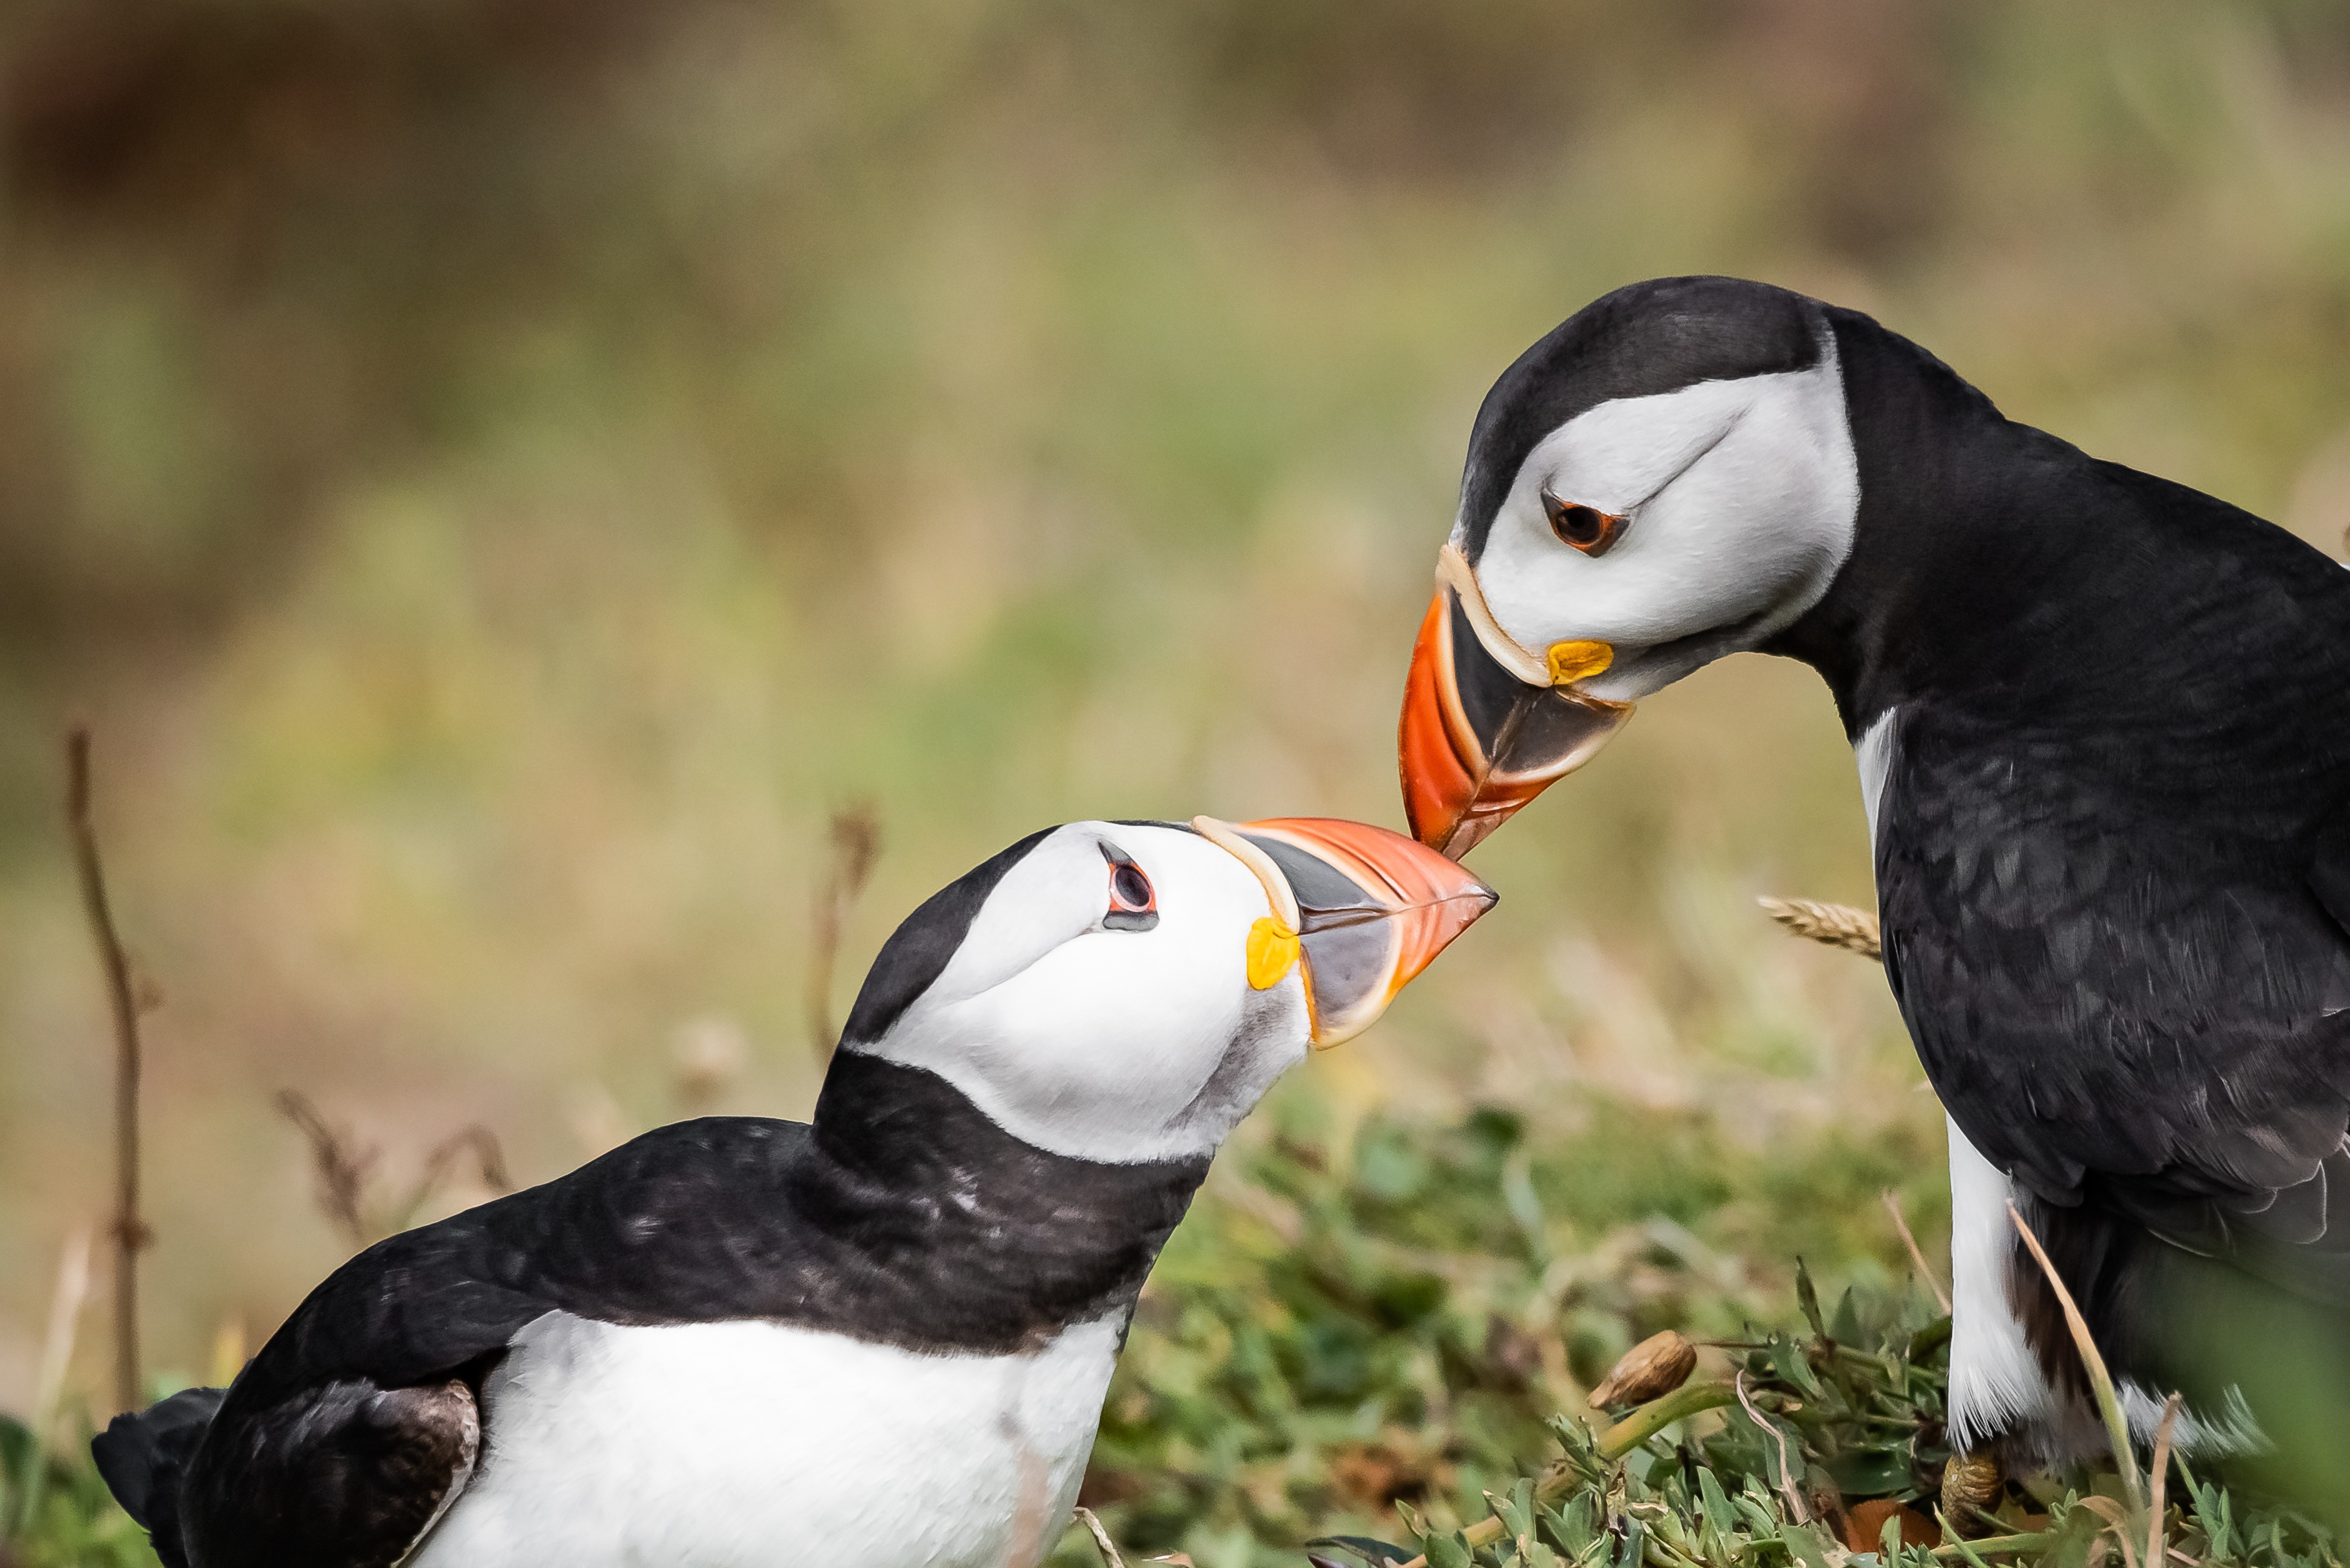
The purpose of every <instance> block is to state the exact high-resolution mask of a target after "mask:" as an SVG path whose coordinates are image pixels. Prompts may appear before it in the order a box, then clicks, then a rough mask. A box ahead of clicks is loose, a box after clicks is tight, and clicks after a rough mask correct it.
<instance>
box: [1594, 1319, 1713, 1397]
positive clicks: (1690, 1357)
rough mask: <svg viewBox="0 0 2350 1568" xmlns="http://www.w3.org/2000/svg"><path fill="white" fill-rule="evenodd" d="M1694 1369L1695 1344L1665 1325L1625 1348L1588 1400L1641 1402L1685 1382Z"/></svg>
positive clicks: (1662, 1394)
mask: <svg viewBox="0 0 2350 1568" xmlns="http://www.w3.org/2000/svg"><path fill="white" fill-rule="evenodd" d="M1696 1370H1697V1346H1696V1345H1691V1344H1690V1342H1689V1341H1688V1340H1687V1339H1685V1338H1683V1337H1682V1336H1681V1335H1679V1334H1676V1333H1674V1332H1673V1331H1672V1330H1671V1329H1667V1330H1665V1332H1664V1333H1662V1334H1651V1335H1649V1336H1648V1338H1646V1339H1644V1340H1642V1341H1641V1342H1640V1343H1639V1344H1638V1345H1634V1346H1633V1347H1632V1348H1631V1349H1629V1350H1627V1351H1626V1352H1625V1353H1624V1358H1623V1359H1622V1360H1620V1361H1618V1362H1617V1364H1616V1365H1615V1366H1614V1367H1612V1368H1611V1369H1610V1370H1609V1371H1608V1374H1607V1376H1605V1377H1603V1378H1601V1379H1600V1380H1599V1386H1597V1387H1596V1388H1594V1389H1593V1390H1592V1391H1591V1402H1592V1403H1593V1404H1594V1405H1645V1404H1647V1403H1648V1401H1649V1400H1651V1399H1657V1398H1661V1397H1664V1396H1665V1395H1667V1394H1669V1393H1671V1392H1672V1391H1673V1390H1674V1389H1676V1388H1678V1387H1679V1386H1681V1385H1682V1384H1684V1383H1686V1382H1688V1381H1689V1376H1690V1373H1692V1372H1694V1371H1696Z"/></svg>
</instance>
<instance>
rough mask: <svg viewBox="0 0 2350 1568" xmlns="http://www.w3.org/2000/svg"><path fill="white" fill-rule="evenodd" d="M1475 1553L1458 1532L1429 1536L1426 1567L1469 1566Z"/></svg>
mask: <svg viewBox="0 0 2350 1568" xmlns="http://www.w3.org/2000/svg"><path fill="white" fill-rule="evenodd" d="M1475 1557H1476V1553H1474V1552H1471V1550H1470V1549H1469V1542H1467V1541H1466V1540H1465V1539H1464V1538H1462V1536H1461V1532H1458V1531H1455V1532H1453V1533H1451V1535H1437V1536H1431V1537H1430V1538H1429V1542H1428V1568H1471V1563H1472V1562H1473V1561H1474V1560H1475Z"/></svg>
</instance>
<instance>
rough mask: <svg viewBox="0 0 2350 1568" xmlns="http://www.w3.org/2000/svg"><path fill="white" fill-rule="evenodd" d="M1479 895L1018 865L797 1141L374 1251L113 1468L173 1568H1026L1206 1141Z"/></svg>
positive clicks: (985, 884)
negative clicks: (784, 1567) (550, 1566)
mask: <svg viewBox="0 0 2350 1568" xmlns="http://www.w3.org/2000/svg"><path fill="white" fill-rule="evenodd" d="M1492 902H1493V895H1492V892H1490V891H1489V890H1488V889H1487V888H1485V887H1484V886H1483V885H1482V883H1480V882H1478V881H1477V879H1476V878H1475V877H1471V876H1470V875H1469V874H1468V873H1466V872H1464V871H1462V870H1461V869H1460V868H1459V867H1455V866H1454V865H1453V864H1452V863H1451V862H1450V861H1448V860H1446V859H1445V858H1444V857H1441V856H1439V855H1437V854H1434V853H1432V852H1431V851H1430V850H1427V849H1424V848H1422V847H1421V846H1419V845H1417V844H1415V843H1413V842H1412V841H1411V840H1409V839H1408V838H1404V837H1402V836H1399V835H1396V834H1392V833H1388V832H1387V831H1385V830H1384V829H1380V828H1376V827H1367V826H1361V825H1358V824H1355V823H1348V822H1336V821H1326V820H1315V819H1288V820H1278V821H1269V822H1261V823H1252V824H1248V825H1244V826H1232V825H1231V824H1226V823H1219V822H1216V821H1214V820H1212V819H1211V818H1207V817H1200V818H1195V819H1194V820H1193V822H1192V824H1191V826H1189V827H1184V826H1174V825H1170V824H1163V823H1131V822H1125V823H1110V822H1079V823H1072V824H1069V825H1067V826H1061V827H1055V828H1051V829H1047V830H1045V831H1044V832H1041V833H1037V834H1035V835H1032V836H1029V837H1027V838H1024V839H1022V840H1021V841H1020V842H1019V843H1017V844H1015V845H1014V846H1012V847H1011V848H1009V849H1006V850H1004V851H1003V853H1002V854H1000V855H997V856H996V857H994V858H993V859H991V860H989V861H987V862H986V863H984V864H983V865H982V866H980V867H977V868H976V869H974V870H972V871H971V872H970V873H968V874H967V875H965V876H964V877H962V878H961V879H960V880H958V881H956V882H954V883H953V884H951V885H950V886H949V887H948V888H945V889H944V890H943V891H941V892H940V893H938V894H936V895H935V896H933V897H932V898H931V899H930V900H929V901H928V902H926V903H924V904H923V905H922V906H921V907H920V909H916V910H915V911H914V913H913V914H912V915H911V916H910V917H908V919H907V920H906V922H905V923H904V924H903V925H901V926H899V928H898V930H897V932H896V934H895V935H893V936H892V937H890V939H889V942H888V943H887V944H886V945H885V946H884V947H883V948H882V950H881V952H880V956H879V958H878V959H877V960H876V961H875V962H874V966H873V969H872V971H871V973H869V974H868V976H867V977H866V980H865V984H864V988H863V990H862V991H861V992H860V993H859V994H858V1000H857V1004H856V1007H855V1009H854V1010H853V1011H852V1012H851V1013H850V1015H849V1019H848V1023H847V1029H846V1031H845V1034H844V1037H843V1040H842V1044H841V1047H840V1050H839V1052H838V1053H837V1054H836V1055H835V1057H834V1058H833V1063H832V1065H831V1068H830V1070H829V1072H828V1073H827V1075H826V1078H825V1082H824V1086H823V1090H822V1092H821V1094H820V1095H819V1096H818V1098H817V1101H816V1114H815V1116H814V1118H813V1120H812V1122H811V1123H810V1124H808V1125H806V1126H802V1125H800V1124H798V1123H794V1122H781V1121H768V1120H764V1119H758V1118H751V1117H710V1118H705V1119H703V1120H700V1121H691V1122H684V1123H681V1124H679V1125H677V1126H674V1127H663V1128H661V1129H660V1130H658V1131H655V1132H650V1133H648V1134H646V1135H645V1136H644V1137H639V1138H638V1139H636V1140H635V1141H633V1142H631V1143H629V1144H626V1145H624V1146H623V1147H620V1148H619V1149H616V1150H614V1151H613V1152H612V1153H610V1154H608V1155H606V1156H604V1157H603V1158H600V1159H598V1160H595V1161H593V1162H592V1163H590V1164H588V1165H586V1166H584V1167H582V1168H579V1169H578V1170H576V1171H574V1172H572V1173H571V1174H570V1175H568V1176H567V1177H563V1178H561V1179H558V1180H556V1181H552V1182H549V1183H547V1184H546V1186H544V1187H538V1188H534V1189H530V1190H528V1191H526V1192H521V1193H516V1194H515V1195H514V1196H512V1197H509V1198H504V1199H498V1200H497V1201H495V1202H493V1203H488V1204H484V1205H483V1206H482V1207H480V1208H478V1209H474V1210H469V1211H467V1212H465V1213H463V1214H460V1215H457V1216H455V1217H454V1218H452V1219H449V1220H442V1221H441V1222H440V1223H438V1224H433V1225H428V1226H424V1227H422V1228H421V1229H419V1230H415V1231H409V1232H407V1233H406V1234H404V1235H400V1236H395V1237H392V1238H391V1239H390V1240H389V1241H382V1242H380V1243H378V1244H377V1245H375V1246H373V1247H370V1248H369V1249H368V1250H367V1251H364V1252H362V1253H360V1254H359V1256H358V1257H356V1258H354V1259H352V1260H351V1262H348V1263H346V1264H345V1265H343V1267H341V1268H340V1269H338V1270H337V1271H336V1272H334V1274H332V1275H331V1276H329V1277H328V1280H327V1282H325V1283H324V1284H322V1285H320V1286H319V1287H318V1288H317V1291H315V1292H313V1293H311V1295H310V1297H309V1299H308V1300H307V1301H305V1302H304V1303H302V1305H301V1306H300V1307H299V1308H298V1309H296V1312H295V1313H294V1315H293V1316H292V1317H290V1318H289V1319H287V1320H286V1324H285V1326H283V1327H282V1328H280V1329H279V1330H278V1331H277V1333H276V1334H275V1335H273V1336H272V1337H271V1339H270V1341H269V1343H268V1344H267V1345H265V1346H264V1347H263V1348H262V1350H261V1353H260V1355H256V1356H255V1358H254V1359H253V1361H252V1362H251V1363H250V1364H249V1365H248V1366H246V1367H245V1369H244V1372H243V1373H242V1374H240V1375H239V1376H238V1377H237V1379H236V1381H235V1382H234V1384H232V1385H231V1386H229V1387H228V1388H227V1389H225V1390H223V1389H196V1390H191V1391H190V1392H187V1393H184V1394H180V1395H177V1396H174V1397H172V1398H170V1399H167V1400H165V1401H164V1402H163V1403H161V1404H160V1405H158V1406H156V1407H153V1408H152V1409H150V1410H148V1411H146V1412H145V1413H144V1414H141V1415H137V1416H122V1417H117V1418H116V1419H115V1421H114V1423H113V1424H112V1425H111V1426H110V1427H109V1428H108V1429H107V1430H106V1432H105V1433H104V1434H103V1435H101V1436H100V1437H99V1438H98V1439H97V1441H96V1443H95V1445H94V1447H95V1449H96V1453H97V1457H98V1461H99V1469H100V1470H101V1471H102V1472H103V1473H104V1475H105V1477H106V1480H107V1484H108V1485H109V1486H110V1487H111V1488H112V1489H113V1490H114V1494H115V1496H116V1497H117V1498H119V1499H120V1501H121V1502H122V1504H123V1506H124V1507H125V1508H126V1509H128V1510H129V1511H130V1513H131V1515H132V1516H133V1517H134V1518H136V1519H138V1520H139V1521H140V1522H141V1523H142V1524H144V1525H145V1526H146V1527H147V1529H148V1530H149V1531H150V1532H151V1535H152V1536H153V1539H154V1542H155V1547H156V1550H157V1552H158V1553H159V1554H160V1555H161V1557H162V1559H163V1561H164V1563H167V1564H170V1565H172V1568H393V1565H394V1564H411V1565H413V1568H525V1565H528V1568H538V1565H540V1564H545V1563H563V1564H566V1565H567V1568H597V1565H599V1564H601V1565H609V1568H622V1565H628V1568H660V1565H664V1564H689V1563H690V1564H692V1565H694V1568H754V1565H780V1564H798V1563H818V1562H820V1563H825V1564H827V1568H917V1565H921V1568H960V1565H967V1568H1030V1565H1031V1564H1034V1563H1035V1562H1036V1561H1037V1560H1038V1559H1039V1558H1040V1557H1041V1556H1042V1555H1043V1554H1044V1552H1045V1551H1046V1549H1047V1548H1049V1547H1050V1546H1051V1544H1052V1543H1053V1542H1054V1540H1055V1538H1056V1537H1057V1536H1058V1534H1059V1532H1060V1526H1061V1524H1062V1522H1063V1521H1065V1520H1066V1517H1067V1513H1068V1510H1069V1507H1070V1505H1071V1503H1072V1502H1073V1501H1075V1499H1076V1489H1077V1483H1078V1480H1080V1478H1081V1477H1082V1476H1083V1474H1084V1470H1085V1463H1086V1457H1087V1451H1088V1450H1089V1449H1091V1447H1092V1443H1093V1435H1094V1428H1095V1424H1096V1422H1097V1418H1098V1417H1099V1414H1100V1408H1101V1401H1102V1396H1103V1393H1104V1391H1105V1390H1106V1389H1107V1386H1108V1383H1109V1377H1110V1371H1111V1366H1112V1364H1113V1362H1114V1360H1115V1358H1116V1356H1117V1354H1118V1346H1119V1345H1120V1344H1121V1343H1122V1342H1123V1340H1124V1337H1125V1334H1126V1327H1127V1323H1128V1319H1129V1318H1130V1317H1131V1316H1132V1314H1133V1311H1134V1304H1135V1300H1136V1297H1137V1295H1138V1293H1139V1292H1140V1291H1141V1289H1142V1282H1143V1278H1144V1276H1145V1275H1146V1274H1147V1273H1148V1272H1149V1269H1150V1265H1151V1262H1152V1261H1153V1260H1154V1259H1155V1258H1156V1257H1157V1256H1158V1252H1159V1247H1160V1245H1161V1243H1163V1242H1164V1241H1166V1239H1167V1236H1168V1233H1169V1232H1170V1231H1172V1230H1173V1229H1174V1227H1175V1223H1176V1221H1177V1220H1180V1219H1181V1218H1182V1216H1183V1211H1184V1210H1185V1208H1186V1207H1187V1206H1188V1205H1189V1203H1190V1202H1191V1194H1192V1193H1193V1191H1194V1190H1195V1189H1197V1188H1198V1187H1199V1184H1200V1181H1201V1178H1202V1177H1203V1176H1205V1175H1206V1174H1207V1169H1208V1162H1209V1159H1210V1157H1211V1156H1212V1155H1213V1154H1214V1152H1215V1149H1216V1147H1217V1145H1218V1144H1219V1143H1221V1142H1222V1140H1223V1138H1224V1137H1225V1135H1226V1134H1228V1133H1229V1132H1231V1131H1232V1127H1234V1126H1235V1125H1236V1124H1237V1123H1238V1122H1239V1121H1240V1119H1241V1117H1242V1116H1244V1115H1246V1114H1247V1112H1248V1111H1249V1109H1250V1108H1251V1107H1252V1106H1254V1105H1255V1104H1256V1102H1257V1100H1258V1098H1259V1097H1260V1096H1263V1093H1264V1092H1265V1090H1266V1089H1267V1088H1268V1087H1270V1086H1271V1085H1272V1084H1273V1082H1274V1079H1276V1078H1277V1077H1279V1076H1280V1075H1282V1074H1283V1073H1284V1072H1285V1071H1286V1070H1287V1069H1288V1068H1290V1067H1291V1066H1293V1065H1295V1064H1296V1063H1297V1062H1298V1061H1299V1060H1301V1059H1302V1058H1303V1057H1304V1056H1305V1053H1306V1050H1307V1047H1308V1045H1309V1044H1314V1045H1331V1044H1336V1043H1338V1042H1339V1041H1342V1040H1345V1039H1347V1038H1349V1037H1350V1036H1352V1035H1354V1034H1356V1033H1359V1032H1360V1031H1361V1030H1363V1029H1364V1028H1366V1027H1367V1026H1368V1025H1369V1024H1370V1023H1371V1022H1372V1020H1374V1019H1375V1018H1377V1017H1378V1015H1379V1013H1380V1012H1382V1011H1383V1010H1384V1009H1385V1008H1386V1006H1387V1004H1388V1002H1389V1000H1390V999H1392V998H1393V997H1394V995H1395V994H1396V992H1399V990H1401V989H1402V987H1403V986H1404V984H1405V983H1406V982H1407V981H1409V980H1410V979H1411V978H1412V976H1414V975H1415V974H1417V973H1418V972H1419V970H1420V969H1421V968H1422V967H1423V966H1424V965H1425V964H1427V963H1428V962H1429V961H1430V960H1431V959H1432V958H1434V957H1435V956H1436V954H1437V952H1438V951H1440V950H1441V949H1442V948H1443V947H1444V945H1445V944H1446V943H1447V942H1449V941H1451V940H1452V938H1453V937H1455V936H1457V935H1458V934H1459V933H1460V932H1461V930H1462V929H1465V928H1466V927H1467V926H1468V925H1469V924H1470V922H1471V921H1472V920H1474V919H1476V918H1477V917H1478V916H1480V915H1482V914H1483V913H1484V912H1485V910H1486V909H1489V908H1491V907H1492Z"/></svg>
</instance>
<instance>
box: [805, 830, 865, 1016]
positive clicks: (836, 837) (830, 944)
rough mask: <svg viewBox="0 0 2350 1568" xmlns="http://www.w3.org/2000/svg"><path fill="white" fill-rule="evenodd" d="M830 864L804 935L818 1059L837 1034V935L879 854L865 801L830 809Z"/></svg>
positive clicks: (810, 1013)
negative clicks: (834, 1016)
mask: <svg viewBox="0 0 2350 1568" xmlns="http://www.w3.org/2000/svg"><path fill="white" fill-rule="evenodd" d="M831 839H832V864H831V868H830V869H829V870H828V871H827V874H826V876H825V881H824V887H823V888H822V889H821V890H820V891H819V892H818V893H817V894H816V915H815V919H814V922H813V924H812V926H811V928H810V931H809V940H808V973H807V1023H808V1043H809V1044H811V1045H813V1046H814V1047H815V1048H816V1057H817V1059H818V1060H819V1061H828V1060H830V1058H831V1056H832V1051H833V1047H834V1046H835V1045H837V1044H839V1042H840V1037H839V1035H838V1034H837V1033H834V1031H833V1026H832V980H833V970H834V968H835V966H836V965H837V962H838V961H839V958H840V938H841V934H842V932H843V931H845V930H846V929H847V926H848V917H849V915H850V913H851V912H852V911H853V910H855V909H856V908H857V900H858V898H860V897H861V896H862V895H863V894H864V892H865V884H866V883H867V882H868V881H869V880H870V879H871V878H872V876H873V863H874V861H875V860H877V859H879V857H880V854H881V816H880V814H879V812H877V811H875V810H874V809H873V806H872V805H871V804H870V803H869V802H868V803H863V804H859V805H852V806H850V807H849V808H848V809H847V810H846V811H837V812H835V813H833V816H832V829H831Z"/></svg>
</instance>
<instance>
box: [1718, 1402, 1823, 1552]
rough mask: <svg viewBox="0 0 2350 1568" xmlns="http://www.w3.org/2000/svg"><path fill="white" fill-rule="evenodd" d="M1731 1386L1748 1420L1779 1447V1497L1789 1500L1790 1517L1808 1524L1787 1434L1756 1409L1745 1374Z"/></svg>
mask: <svg viewBox="0 0 2350 1568" xmlns="http://www.w3.org/2000/svg"><path fill="white" fill-rule="evenodd" d="M1730 1386H1731V1389H1732V1391H1734V1392H1735V1393H1736V1394H1737V1396H1738V1407H1739V1408H1740V1409H1742V1410H1743V1411H1745V1412H1746V1418H1747V1419H1748V1420H1750V1421H1752V1422H1753V1423H1754V1424H1755V1425H1756V1426H1758V1427H1760V1428H1763V1431H1764V1432H1765V1433H1767V1434H1769V1436H1770V1438H1771V1440H1772V1441H1773V1442H1774V1443H1776V1444H1778V1445H1779V1495H1780V1496H1781V1497H1783V1498H1785V1499H1786V1500H1787V1515H1788V1517H1789V1518H1791V1519H1793V1520H1794V1521H1795V1522H1796V1523H1797V1524H1804V1523H1808V1522H1809V1521H1810V1520H1811V1517H1812V1511H1811V1510H1810V1509H1809V1508H1807V1507H1805V1506H1804V1494H1803V1493H1802V1492H1800V1491H1798V1490H1795V1478H1794V1475H1793V1474H1792V1473H1791V1472H1790V1471H1789V1469H1788V1468H1787V1434H1786V1433H1784V1432H1783V1431H1781V1430H1779V1428H1776V1427H1774V1426H1773V1425H1772V1424H1771V1423H1770V1422H1769V1421H1768V1420H1765V1419H1764V1418H1763V1412H1762V1411H1760V1410H1757V1409H1756V1408H1755V1407H1754V1401H1753V1400H1752V1399H1751V1398H1749V1397H1747V1394H1746V1374H1745V1373H1743V1372H1741V1373H1740V1374H1739V1375H1738V1376H1736V1377H1735V1378H1733V1379H1731V1385H1730Z"/></svg>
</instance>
